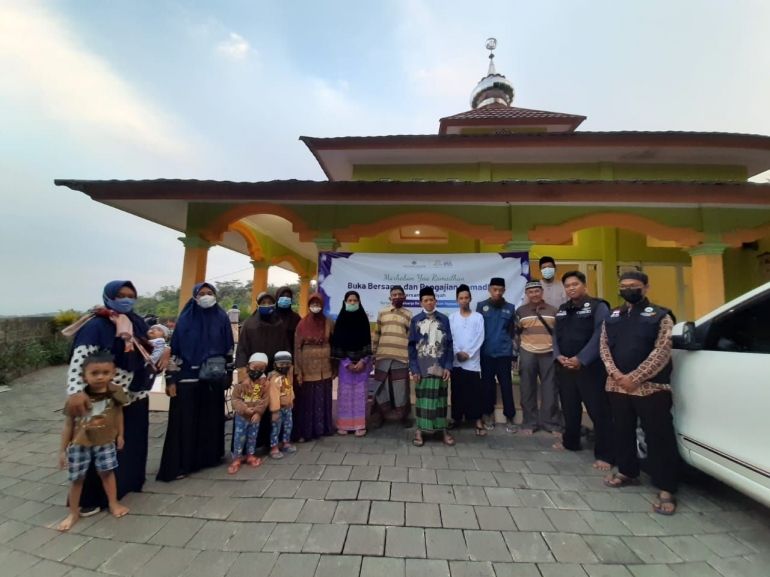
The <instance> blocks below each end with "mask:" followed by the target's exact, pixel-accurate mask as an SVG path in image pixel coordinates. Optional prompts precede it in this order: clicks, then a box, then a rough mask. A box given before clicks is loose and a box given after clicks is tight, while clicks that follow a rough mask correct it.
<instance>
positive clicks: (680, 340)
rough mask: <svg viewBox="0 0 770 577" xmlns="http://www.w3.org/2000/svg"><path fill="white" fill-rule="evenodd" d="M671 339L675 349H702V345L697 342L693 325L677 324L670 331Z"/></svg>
mask: <svg viewBox="0 0 770 577" xmlns="http://www.w3.org/2000/svg"><path fill="white" fill-rule="evenodd" d="M671 338H672V341H673V346H674V348H675V349H680V350H683V351H699V350H701V349H702V348H703V345H702V344H701V343H699V342H698V334H697V332H696V330H695V323H679V324H678V325H676V326H675V327H674V330H673V331H671Z"/></svg>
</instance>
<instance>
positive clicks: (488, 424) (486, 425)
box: [484, 421, 495, 431]
mask: <svg viewBox="0 0 770 577" xmlns="http://www.w3.org/2000/svg"><path fill="white" fill-rule="evenodd" d="M484 428H485V429H486V430H487V431H494V430H495V422H494V421H484Z"/></svg>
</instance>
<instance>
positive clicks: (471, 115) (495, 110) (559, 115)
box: [441, 105, 586, 122]
mask: <svg viewBox="0 0 770 577" xmlns="http://www.w3.org/2000/svg"><path fill="white" fill-rule="evenodd" d="M523 118H532V119H565V120H573V121H574V120H581V121H582V120H585V118H586V117H585V116H579V115H575V114H565V113H563V112H548V111H547V110H533V109H531V108H517V107H515V106H495V105H490V106H482V107H481V108H476V109H474V110H468V111H467V112H461V113H460V114H455V115H454V116H447V117H446V118H442V119H441V122H444V121H446V120H487V119H488V120H513V119H523Z"/></svg>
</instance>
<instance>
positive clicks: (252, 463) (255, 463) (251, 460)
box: [246, 455, 262, 469]
mask: <svg viewBox="0 0 770 577" xmlns="http://www.w3.org/2000/svg"><path fill="white" fill-rule="evenodd" d="M246 464H247V465H248V466H249V467H254V468H255V469H256V468H257V467H259V466H260V465H261V464H262V459H260V458H259V457H255V456H254V455H249V456H248V457H246Z"/></svg>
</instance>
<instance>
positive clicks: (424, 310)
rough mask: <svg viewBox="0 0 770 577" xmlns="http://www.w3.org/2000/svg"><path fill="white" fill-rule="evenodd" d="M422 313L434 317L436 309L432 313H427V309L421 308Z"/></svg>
mask: <svg viewBox="0 0 770 577" xmlns="http://www.w3.org/2000/svg"><path fill="white" fill-rule="evenodd" d="M422 312H424V313H425V314H426V315H435V314H436V309H433V310H432V311H429V310H428V309H426V308H425V307H423V308H422Z"/></svg>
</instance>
